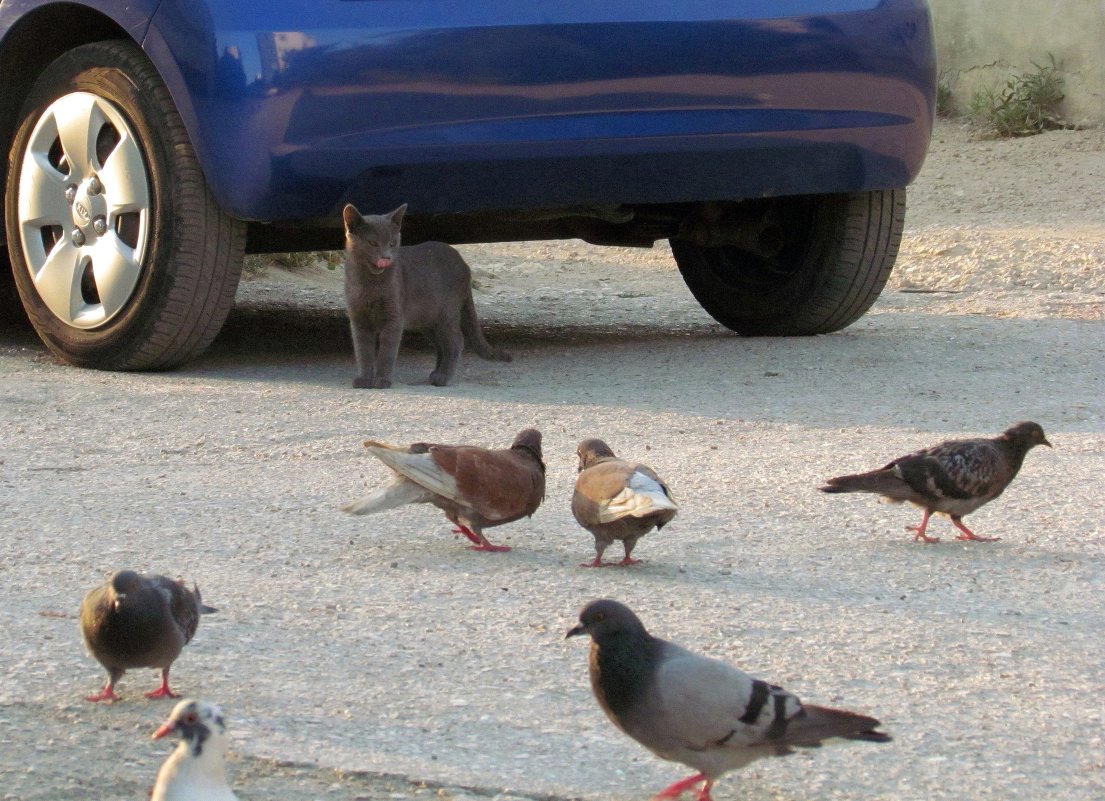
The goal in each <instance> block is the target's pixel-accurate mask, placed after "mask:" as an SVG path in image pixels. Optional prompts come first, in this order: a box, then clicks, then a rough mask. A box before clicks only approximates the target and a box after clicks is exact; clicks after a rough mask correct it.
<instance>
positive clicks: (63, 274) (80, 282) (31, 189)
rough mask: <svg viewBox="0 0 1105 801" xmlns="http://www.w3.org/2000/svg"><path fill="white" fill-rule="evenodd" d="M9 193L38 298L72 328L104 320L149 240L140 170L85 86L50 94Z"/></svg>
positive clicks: (130, 141)
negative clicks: (14, 201) (14, 188)
mask: <svg viewBox="0 0 1105 801" xmlns="http://www.w3.org/2000/svg"><path fill="white" fill-rule="evenodd" d="M18 193H19V194H18V215H19V236H20V244H21V245H22V248H23V254H24V260H25V262H26V267H27V270H28V272H29V273H30V277H31V281H32V282H33V284H34V287H35V290H36V291H37V292H38V295H39V297H40V298H41V299H42V302H43V303H44V304H45V305H46V307H47V308H48V309H49V310H50V311H51V312H52V313H53V314H54V315H55V316H56V317H57V318H58V319H60V320H61V321H62V322H64V323H65V324H67V325H70V326H72V327H74V328H79V329H93V328H96V327H98V326H101V325H103V324H105V323H107V322H108V321H110V320H111V319H112V318H113V317H115V316H116V315H117V314H119V312H120V311H122V309H123V308H124V307H125V306H126V304H127V302H128V301H129V300H130V298H131V296H132V295H133V294H134V290H135V288H136V287H137V285H138V280H139V278H140V277H141V275H142V265H143V263H144V261H145V256H146V248H147V244H148V239H149V225H150V189H149V171H148V168H147V166H146V159H145V157H144V155H143V153H142V150H141V148H140V146H139V143H138V139H137V137H136V136H135V135H134V131H133V129H132V128H131V126H130V124H129V123H128V122H127V120H126V118H125V117H124V116H123V115H122V113H121V112H120V111H119V109H118V108H117V107H116V106H115V105H113V104H112V103H110V102H109V101H107V100H105V99H104V98H102V97H99V96H97V95H94V94H91V93H89V92H73V93H70V94H67V95H64V96H62V97H60V98H58V99H57V100H55V101H54V102H53V103H51V104H50V106H49V107H48V108H46V110H45V111H43V113H42V115H41V116H40V117H39V119H38V122H37V123H36V124H35V127H34V130H33V131H32V132H31V137H30V139H29V141H28V144H27V148H26V150H25V151H24V153H23V158H22V164H21V165H20V173H19V186H18Z"/></svg>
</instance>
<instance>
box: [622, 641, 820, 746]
mask: <svg viewBox="0 0 1105 801" xmlns="http://www.w3.org/2000/svg"><path fill="white" fill-rule="evenodd" d="M653 687H654V698H655V701H654V706H655V708H654V709H653V710H651V715H650V716H651V717H652V718H653V724H652V726H653V731H652V733H651V737H652V738H653V739H654V741H657V742H663V743H664V744H665V745H666V746H667V748H666V749H665V748H663V747H661V748H660V749H658V750H660V751H661V752H662V751H664V750H667V751H668V752H669V753H670V752H671V749H689V750H692V751H703V750H707V749H711V748H733V749H740V748H748V747H751V746H756V745H763V744H767V743H770V742H771V741H773V740H777V739H778V738H779V737H780V736H781V735H782V733H783V732H785V730H786V727H787V721H788V720H789V719H790V718H792V717H793V716H795V715H796V714H798V713H799V712H800V711H801V709H802V704H801V702H799V700H798V698H797V696H795V695H793V694H791V693H788V692H786V691H785V690H783V689H781V688H779V687H776V686H774V685H770V684H768V683H767V682H764V681H761V680H759V679H754V678H753V677H752V676H749V675H748V674H747V673H745V672H743V671H741V670H739V669H738V668H735V667H733V666H732V665H729V664H726V663H725V662H721V661H719V660H717V659H711V658H709V657H705V656H701V655H699V654H695V653H692V652H690V651H687V650H686V649H683V648H681V647H679V646H676V645H672V644H670V643H669V644H668V645H667V649H666V651H665V658H664V659H663V661H662V662H661V663H660V664H659V665H658V667H657V672H656V676H655V683H654V685H653ZM665 741H666V742H665ZM642 742H644V740H642ZM650 747H651V746H650Z"/></svg>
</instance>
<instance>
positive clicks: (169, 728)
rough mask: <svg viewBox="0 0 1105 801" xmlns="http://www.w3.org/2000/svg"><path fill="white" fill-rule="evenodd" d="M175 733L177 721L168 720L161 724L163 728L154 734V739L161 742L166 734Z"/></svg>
mask: <svg viewBox="0 0 1105 801" xmlns="http://www.w3.org/2000/svg"><path fill="white" fill-rule="evenodd" d="M174 731H176V721H175V720H167V721H165V722H164V723H162V724H161V728H159V729H158V730H157V731H155V732H154V733H153V739H154V740H160V739H161V738H162V737H164V736H165V735H166V734H172V733H173V732H174Z"/></svg>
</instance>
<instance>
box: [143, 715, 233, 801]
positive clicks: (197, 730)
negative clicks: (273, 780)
mask: <svg viewBox="0 0 1105 801" xmlns="http://www.w3.org/2000/svg"><path fill="white" fill-rule="evenodd" d="M167 734H176V735H178V736H179V737H180V743H179V744H178V745H177V747H176V749H175V750H174V751H173V753H172V754H170V755H169V758H168V759H166V760H165V762H164V763H163V764H162V765H161V770H159V771H158V773H157V783H156V784H155V785H154V788H153V794H152V795H151V796H150V801H238V796H236V795H234V791H233V790H231V789H230V785H229V784H227V782H226V766H225V762H224V757H225V755H226V740H227V738H226V724H225V723H224V722H223V715H222V712H221V711H219V708H218V707H217V706H215V705H214V704H210V703H207V702H206V701H195V700H192V699H191V698H186V699H185V700H183V701H181V702H180V703H179V704H177V705H176V706H175V707H174V708H173V711H172V713H171V714H170V715H169V719H168V720H166V721H165V722H164V723H163V724H162V725H161V727H160V728H159V729H158V730H157V731H155V732H154V733H153V738H154V739H155V740H159V739H161V738H162V737H164V736H166V735H167Z"/></svg>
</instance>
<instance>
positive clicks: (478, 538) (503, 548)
mask: <svg viewBox="0 0 1105 801" xmlns="http://www.w3.org/2000/svg"><path fill="white" fill-rule="evenodd" d="M457 525H458V526H459V528H454V529H453V533H454V534H463V535H464V536H466V537H467V538H468V539H470V540H472V542H473V543H474V544H473V545H469V546H468V550H470V551H486V552H488V553H505V552H507V551H510V550H513V549H512V548H511V547H510V546H509V545H492V544H491V543H490V542H489V541H488V539H487V537H485V536H483V535H482V534H477V533H476V532H474V531H473V530H472V529H470V528H468V526H465V525H462V524H460V523H457Z"/></svg>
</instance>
